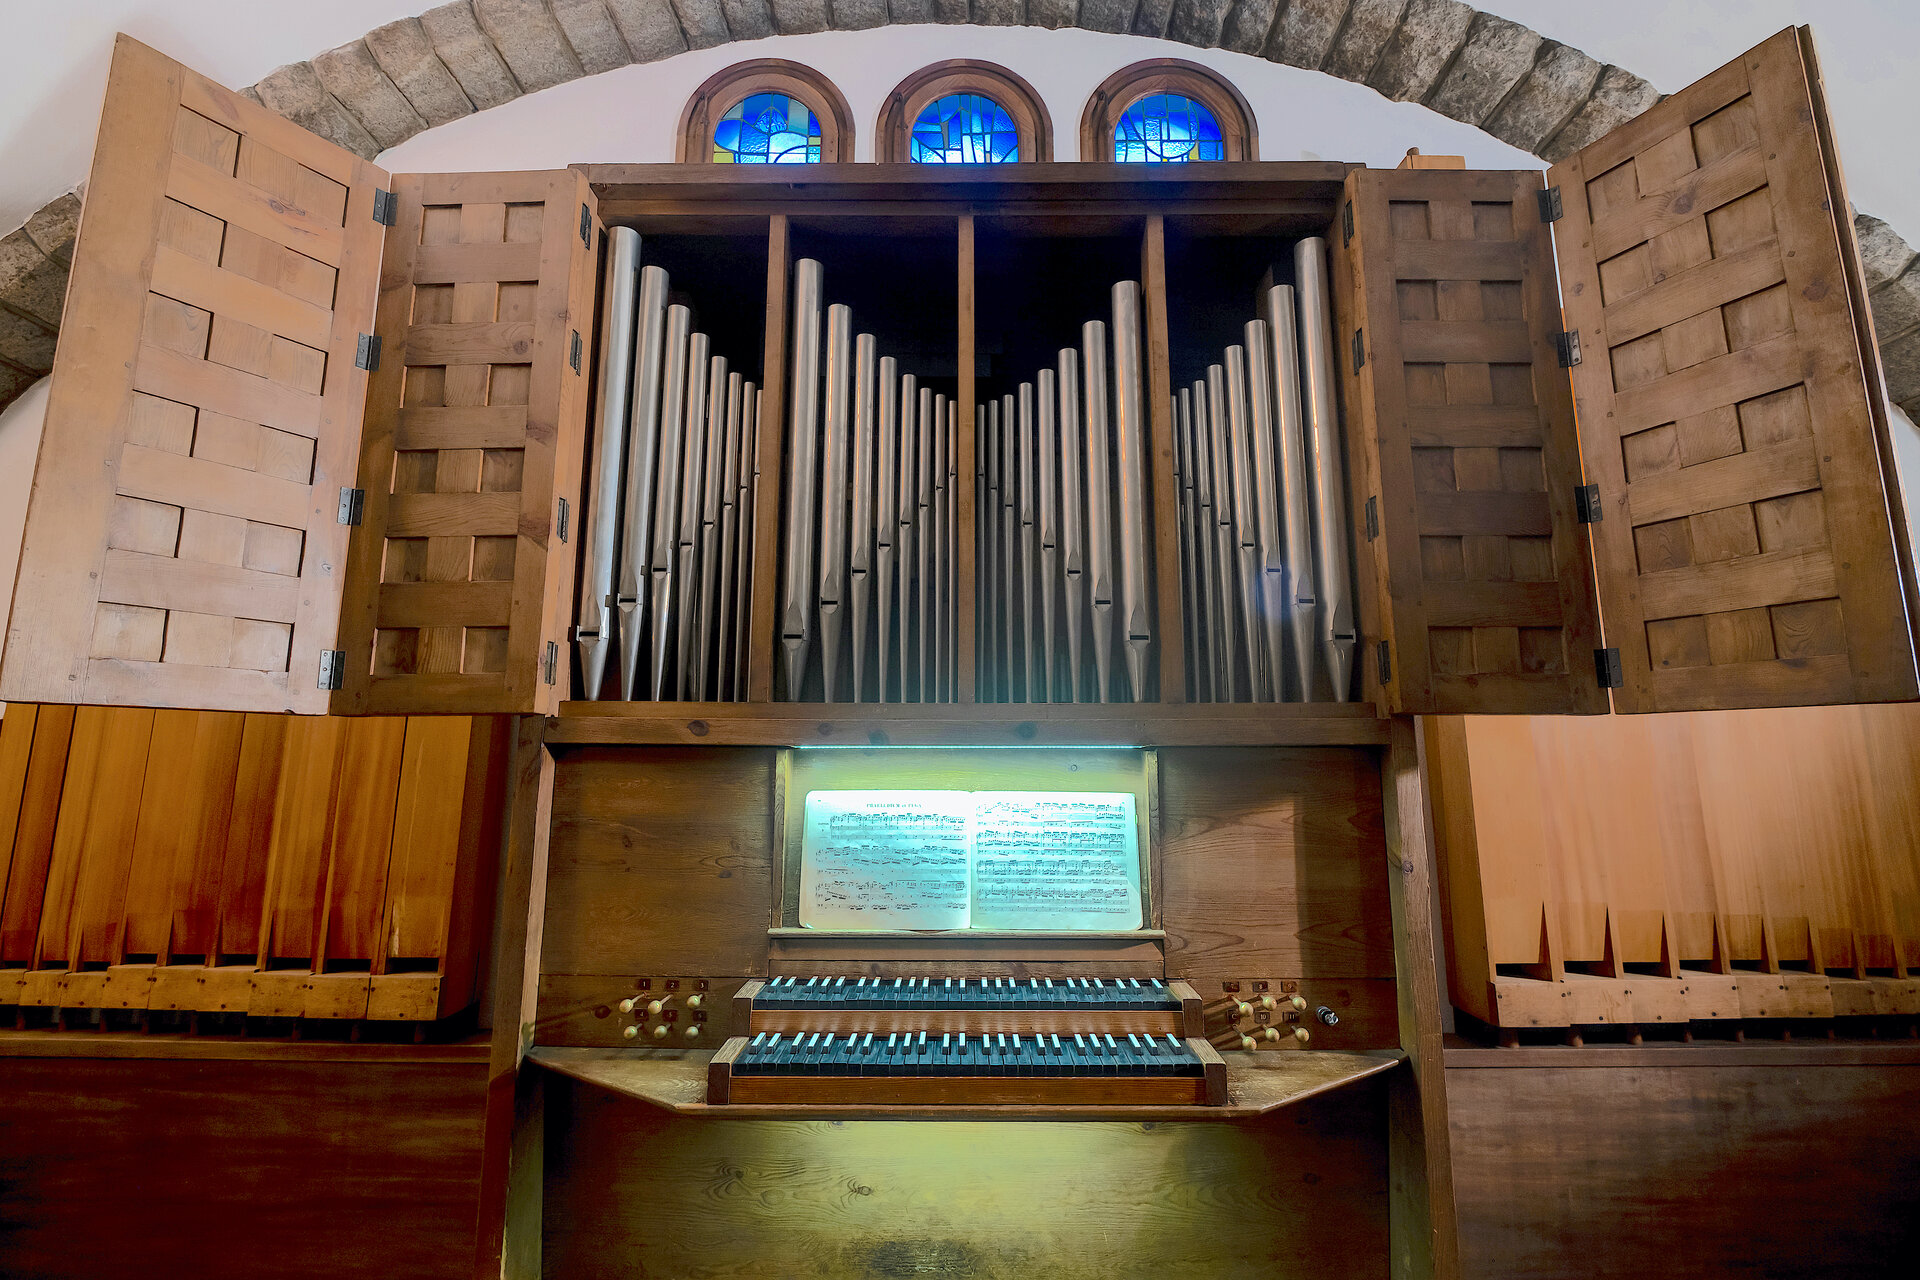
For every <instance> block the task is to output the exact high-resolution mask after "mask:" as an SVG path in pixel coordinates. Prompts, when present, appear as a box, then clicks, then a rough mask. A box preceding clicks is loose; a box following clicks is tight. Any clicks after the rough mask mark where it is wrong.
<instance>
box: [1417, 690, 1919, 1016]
mask: <svg viewBox="0 0 1920 1280" xmlns="http://www.w3.org/2000/svg"><path fill="white" fill-rule="evenodd" d="M1426 742H1427V760H1428V767H1429V776H1430V778H1431V779H1432V785H1433V792H1434V807H1435V815H1434V824H1435V834H1436V836H1437V837H1438V840H1439V843H1440V847H1441V851H1442V856H1443V861H1444V864H1445V867H1446V891H1447V907H1448V935H1449V939H1448V941H1449V965H1448V970H1449V975H1450V979H1451V984H1452V998H1453V1001H1454V1003H1455V1004H1456V1005H1458V1006H1459V1007H1460V1008H1462V1009H1464V1010H1466V1011H1467V1012H1469V1013H1471V1014H1473V1015H1474V1016H1475V1017H1477V1018H1480V1019H1482V1020H1484V1021H1487V1022H1490V1023H1495V1024H1498V1025H1501V1026H1509V1027H1512V1026H1534V1025H1538V1026H1566V1025H1570V1024H1578V1023H1582V1022H1623V1023H1634V1022H1656V1021H1686V1020H1689V1019H1710V1018H1720V1019H1725V1018H1738V1017H1743V1016H1744V1017H1763V1016H1772V1017H1778V1016H1800V1017H1814V1016H1817V1017H1824V1016H1830V1015H1844V1014H1879V1013H1884V1014H1893V1013H1906V1014H1911V1013H1920V982H1916V981H1915V980H1914V979H1915V977H1917V976H1920V974H1916V973H1915V970H1917V969H1920V929H1917V928H1916V926H1917V925H1920V822H1916V815H1917V814H1920V788H1917V787H1916V781H1915V780H1916V779H1920V708H1914V707H1911V706H1902V705H1897V704H1896V705H1880V706H1846V707H1818V708H1797V709H1782V710H1763V711H1729V712H1715V713H1701V714H1694V715H1686V716H1654V717H1644V718H1633V719H1620V718H1611V717H1610V718H1607V719H1605V720H1592V721H1587V720H1569V719H1563V718H1550V717H1539V718H1522V717H1476V718H1448V719H1437V720H1432V721H1429V722H1427V725H1426Z"/></svg>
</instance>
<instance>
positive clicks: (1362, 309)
mask: <svg viewBox="0 0 1920 1280" xmlns="http://www.w3.org/2000/svg"><path fill="white" fill-rule="evenodd" d="M1542 185H1543V184H1542V182H1541V176H1540V174H1538V173H1526V172H1519V173H1505V172H1469V171H1465V170H1440V169H1428V170H1365V169H1363V170H1355V171H1354V172H1353V173H1351V174H1349V175H1348V178H1347V190H1346V205H1345V207H1344V208H1343V210H1342V216H1341V220H1340V229H1339V230H1338V232H1337V233H1336V234H1337V236H1338V239H1337V240H1336V245H1337V246H1338V245H1341V244H1344V250H1342V249H1341V248H1338V247H1337V248H1336V250H1335V252H1336V253H1340V252H1344V253H1345V255H1346V258H1347V262H1346V264H1345V267H1346V269H1347V270H1349V271H1351V273H1352V289H1351V294H1350V297H1348V298H1347V300H1346V309H1347V311H1348V314H1347V315H1346V316H1345V317H1344V319H1345V321H1346V323H1345V325H1344V329H1345V331H1344V332H1342V333H1339V334H1337V335H1336V350H1335V356H1336V359H1337V360H1338V361H1339V362H1340V364H1341V366H1342V373H1343V375H1344V377H1343V383H1344V387H1345V390H1346V393H1347V404H1346V410H1347V424H1348V441H1349V446H1348V447H1349V452H1350V456H1351V466H1350V475H1351V477H1352V480H1351V487H1352V489H1353V499H1354V508H1355V510H1354V516H1355V524H1356V526H1357V527H1356V530H1355V534H1354V537H1355V542H1356V545H1358V546H1359V547H1360V548H1361V552H1360V557H1359V558H1360V564H1361V569H1362V572H1363V574H1364V573H1366V572H1368V570H1369V568H1370V569H1371V573H1372V576H1373V579H1374V596H1375V600H1374V602H1373V603H1372V604H1371V605H1370V606H1369V607H1367V608H1363V609H1362V610H1361V614H1362V619H1363V622H1364V623H1365V624H1366V625H1367V626H1368V629H1369V631H1370V632H1371V634H1368V635H1366V636H1364V637H1363V640H1364V641H1365V646H1364V649H1363V652H1362V653H1361V655H1360V657H1361V662H1362V664H1363V674H1364V677H1365V680H1366V685H1367V688H1368V690H1369V691H1370V692H1371V693H1372V694H1373V696H1374V698H1375V700H1376V701H1377V703H1378V704H1379V706H1380V709H1381V712H1382V713H1383V714H1405V713H1415V714H1428V713H1444V712H1467V713H1471V712H1486V713H1499V714H1528V715H1552V714H1569V713H1581V714H1586V713H1594V712H1604V711H1605V710H1606V709H1607V703H1606V693H1605V691H1604V690H1603V689H1602V688H1601V687H1600V684H1599V682H1598V679H1597V677H1596V673H1595V666H1594V650H1595V648H1597V647H1598V644H1599V619H1598V611H1597V607H1596V604H1595V599H1594V591H1593V579H1592V571H1591V565H1590V561H1589V558H1588V553H1587V544H1586V538H1585V536H1584V534H1583V533H1582V530H1581V525H1580V524H1579V520H1578V516H1577V514H1576V511H1575V489H1576V488H1577V486H1578V485H1579V483H1580V459H1579V455H1578V448H1577V445H1576V442H1575V438H1574V428H1573V404H1572V399H1571V396H1570V395H1569V392H1568V387H1567V377H1566V372H1565V371H1564V370H1563V369H1561V367H1560V363H1559V355H1558V350H1557V348H1556V346H1555V342H1554V337H1555V335H1556V334H1557V333H1558V332H1559V330H1560V314H1559V311H1560V303H1559V298H1558V296H1557V294H1556V292H1555V287H1554V271H1553V250H1552V246H1551V243H1550V237H1549V235H1548V231H1547V226H1546V224H1544V223H1543V222H1542V221H1541V217H1540V203H1539V199H1538V194H1539V192H1540V190H1541V188H1542ZM1349 211H1350V214H1351V232H1350V233H1349V232H1348V230H1347V225H1348V223H1347V217H1348V213H1349ZM1341 294H1342V295H1346V294H1347V290H1346V288H1345V286H1344V284H1343V286H1342V289H1341ZM1361 594H1362V595H1363V596H1364V595H1365V594H1366V588H1364V587H1363V588H1362V592H1361Z"/></svg>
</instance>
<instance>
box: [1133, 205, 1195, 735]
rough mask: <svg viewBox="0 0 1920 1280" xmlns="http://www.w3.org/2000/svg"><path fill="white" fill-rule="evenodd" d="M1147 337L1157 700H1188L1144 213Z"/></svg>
mask: <svg viewBox="0 0 1920 1280" xmlns="http://www.w3.org/2000/svg"><path fill="white" fill-rule="evenodd" d="M1140 291H1141V295H1142V300H1143V302H1144V304H1145V310H1146V314H1145V315H1144V316H1143V317H1141V320H1142V324H1143V330H1142V333H1141V337H1142V339H1143V340H1144V341H1145V343H1146V348H1147V350H1146V374H1147V385H1146V396H1147V429H1148V432H1149V438H1148V442H1147V456H1148V459H1149V461H1148V467H1149V468H1150V470H1151V474H1150V475H1149V476H1148V477H1147V479H1148V482H1149V483H1150V484H1151V485H1152V486H1153V535H1154V537H1153V542H1154V569H1153V579H1154V581H1153V589H1154V593H1155V594H1154V603H1155V612H1156V614H1157V616H1158V617H1159V630H1160V634H1159V635H1158V636H1156V637H1155V642H1156V643H1157V644H1158V646H1159V650H1160V701H1161V702H1185V701H1186V700H1187V680H1186V669H1187V643H1186V629H1185V625H1184V619H1182V618H1181V616H1180V539H1179V538H1178V537H1177V536H1173V535H1174V534H1175V531H1177V530H1178V529H1179V528H1180V487H1179V481H1178V480H1177V479H1176V478H1175V476H1174V474H1173V356H1172V352H1171V350H1170V343H1171V340H1170V338H1169V337H1168V327H1167V219H1166V216H1165V215H1164V214H1158V213H1155V214H1149V215H1148V217H1147V227H1146V233H1145V235H1144V237H1143V238H1142V241H1141V247H1140Z"/></svg>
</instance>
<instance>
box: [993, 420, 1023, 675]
mask: <svg viewBox="0 0 1920 1280" xmlns="http://www.w3.org/2000/svg"><path fill="white" fill-rule="evenodd" d="M1019 431H1020V425H1019V422H1018V420H1017V411H1016V410H1015V408H1014V401H1013V397H1012V396H1011V395H1004V396H1001V397H1000V448H999V453H998V455H997V456H998V457H999V460H1000V582H999V585H998V588H997V591H998V594H999V596H1000V632H1001V635H1000V652H1001V655H1002V664H1003V665H1002V666H1001V669H1000V686H1001V701H1003V702H1013V701H1016V700H1017V699H1016V697H1015V695H1014V670H1015V667H1016V665H1017V664H1018V662H1019V660H1020V639H1019V621H1018V619H1017V617H1016V614H1017V613H1018V610H1017V609H1016V607H1015V606H1016V605H1017V604H1018V601H1017V600H1015V598H1014V591H1015V586H1016V584H1017V583H1018V582H1019V576H1018V575H1019V572H1020V515H1019V500H1020V446H1019Z"/></svg>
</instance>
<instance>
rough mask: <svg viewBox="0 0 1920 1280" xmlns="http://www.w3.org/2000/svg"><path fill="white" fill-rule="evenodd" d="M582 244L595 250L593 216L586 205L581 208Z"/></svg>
mask: <svg viewBox="0 0 1920 1280" xmlns="http://www.w3.org/2000/svg"><path fill="white" fill-rule="evenodd" d="M580 243H581V244H583V245H585V246H587V248H589V249H591V248H593V214H592V213H591V212H589V211H588V209H587V206H585V205H584V204H583V205H581V206H580Z"/></svg>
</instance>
